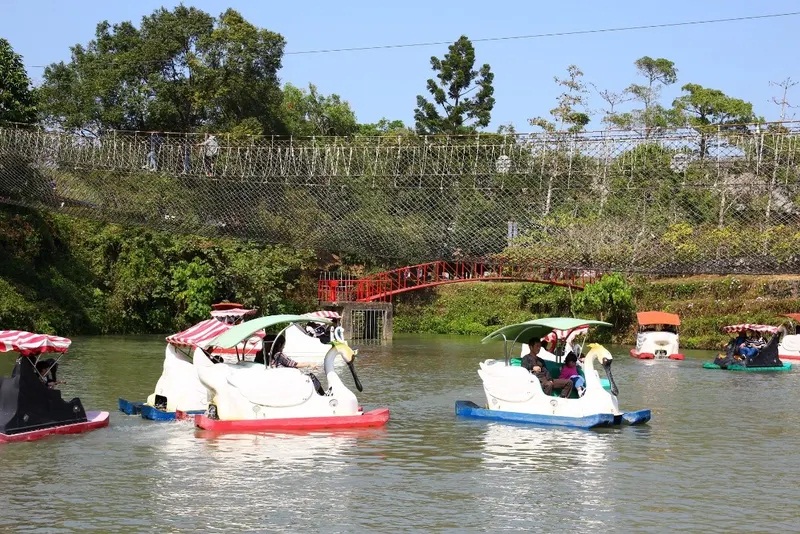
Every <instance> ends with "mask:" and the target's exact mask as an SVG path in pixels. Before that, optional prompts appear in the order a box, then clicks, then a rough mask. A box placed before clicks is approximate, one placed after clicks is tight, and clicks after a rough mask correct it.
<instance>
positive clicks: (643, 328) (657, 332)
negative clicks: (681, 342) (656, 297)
mask: <svg viewBox="0 0 800 534" xmlns="http://www.w3.org/2000/svg"><path fill="white" fill-rule="evenodd" d="M636 320H637V321H638V323H639V327H638V329H637V333H636V347H634V348H632V349H631V356H633V357H634V358H638V359H640V360H663V359H670V360H683V359H684V356H683V354H681V352H680V349H679V348H678V327H679V326H680V325H681V319H680V317H678V315H677V314H675V313H667V312H660V311H646V312H638V313H637V314H636Z"/></svg>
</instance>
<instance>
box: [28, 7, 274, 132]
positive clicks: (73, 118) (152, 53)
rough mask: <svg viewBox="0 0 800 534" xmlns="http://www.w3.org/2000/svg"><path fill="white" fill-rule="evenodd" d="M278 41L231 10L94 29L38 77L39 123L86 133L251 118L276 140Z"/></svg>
mask: <svg viewBox="0 0 800 534" xmlns="http://www.w3.org/2000/svg"><path fill="white" fill-rule="evenodd" d="M283 47H284V40H283V37H281V36H280V35H279V34H277V33H273V32H270V31H268V30H263V29H259V28H256V27H255V26H253V25H252V24H250V23H249V22H247V21H246V20H244V19H243V18H242V16H241V15H240V14H239V13H237V12H236V11H234V10H232V9H228V10H227V11H225V12H224V13H222V14H221V15H220V17H219V18H218V19H215V18H214V17H212V16H211V15H209V14H207V13H205V12H203V11H201V10H199V9H196V8H193V7H186V6H183V5H180V6H177V7H176V8H175V9H173V10H172V11H169V10H167V9H165V8H159V9H157V10H156V11H154V12H153V13H152V14H151V15H149V16H146V17H144V18H143V19H142V23H141V26H140V27H139V28H136V27H135V26H134V25H133V24H132V23H131V22H121V23H118V24H114V25H112V24H110V23H109V22H107V21H103V22H101V23H100V24H98V25H97V30H96V32H95V38H94V39H93V40H91V41H90V42H89V43H88V44H87V45H86V46H83V45H80V44H77V45H75V46H73V47H72V57H71V60H70V61H69V63H64V62H61V63H55V64H52V65H50V66H48V67H47V68H46V69H45V71H44V82H43V84H42V87H41V95H42V103H41V106H42V111H43V113H44V115H45V117H46V118H47V119H49V120H52V121H55V122H57V123H59V124H61V125H62V126H65V127H67V128H75V129H79V130H89V131H92V132H97V131H101V130H104V129H123V130H125V129H127V130H139V131H141V130H169V131H193V130H195V129H197V128H199V127H200V126H205V127H213V128H214V129H216V130H223V131H225V130H230V129H234V128H236V126H237V125H240V124H242V123H243V121H245V120H247V119H248V118H254V119H256V120H257V121H258V123H259V124H260V125H261V129H262V131H263V132H265V133H285V130H284V128H283V126H282V125H281V123H280V119H279V114H278V109H277V108H278V105H279V103H280V88H279V86H278V78H277V71H278V69H280V67H281V59H282V57H283Z"/></svg>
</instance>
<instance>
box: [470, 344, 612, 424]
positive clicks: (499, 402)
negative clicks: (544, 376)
mask: <svg viewBox="0 0 800 534" xmlns="http://www.w3.org/2000/svg"><path fill="white" fill-rule="evenodd" d="M590 347H591V350H590V351H589V353H588V354H587V355H586V362H585V363H584V367H583V372H584V375H585V378H586V390H585V392H584V394H583V396H582V397H580V398H577V399H562V398H559V397H553V396H550V395H545V393H544V391H542V387H541V384H540V383H539V379H538V378H536V376H534V375H533V374H531V373H530V372H528V371H527V370H526V369H524V368H522V367H516V366H510V365H509V366H507V365H506V364H505V362H504V361H502V360H486V361H484V362H481V363H480V369H479V370H478V375H479V376H480V377H481V380H482V381H483V390H484V393H485V394H486V404H487V408H488V409H489V410H498V411H505V412H516V413H524V414H532V415H543V416H557V417H571V418H583V417H587V416H592V415H598V414H610V415H620V414H621V413H622V412H620V410H619V403H618V401H617V397H616V396H614V395H612V394H611V393H609V392H608V391H606V390H605V389H603V386H602V383H601V382H600V376H599V374H598V373H597V371H596V370H595V369H594V365H593V361H594V360H595V359H598V361H602V359H603V358H607V359H609V360H610V359H612V356H611V354H610V353H609V352H608V351H607V350H606V349H605V348H604V347H602V346H601V345H598V344H594V343H592V344H590ZM542 352H543V351H542ZM543 359H544V358H543Z"/></svg>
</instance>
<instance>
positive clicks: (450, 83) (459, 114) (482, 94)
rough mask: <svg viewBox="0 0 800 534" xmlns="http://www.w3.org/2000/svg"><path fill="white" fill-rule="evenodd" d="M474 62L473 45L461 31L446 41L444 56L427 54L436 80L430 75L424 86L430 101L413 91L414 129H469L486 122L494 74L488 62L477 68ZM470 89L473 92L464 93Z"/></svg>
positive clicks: (452, 131)
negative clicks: (452, 40) (429, 56)
mask: <svg viewBox="0 0 800 534" xmlns="http://www.w3.org/2000/svg"><path fill="white" fill-rule="evenodd" d="M474 66H475V48H474V47H473V46H472V42H471V41H470V40H469V39H468V38H467V37H466V36H464V35H462V36H461V37H460V38H459V39H458V40H457V41H456V42H455V43H453V44H452V45H450V47H449V48H448V53H447V54H445V56H444V59H441V60H440V59H439V58H437V57H435V56H434V57H431V67H432V69H433V70H434V72H436V73H437V74H436V78H438V82H437V81H436V80H434V79H433V78H431V79H429V80H428V84H427V88H428V92H429V93H430V94H431V96H432V97H433V102H430V101H428V100H426V99H425V97H423V96H422V95H417V107H416V108H415V109H414V120H415V121H416V128H417V132H419V133H420V134H437V133H450V134H459V133H470V132H474V131H476V130H477V129H478V128H485V127H486V126H488V125H489V122H490V121H491V116H492V109H493V108H494V97H493V96H492V94H493V93H494V87H493V86H492V81H493V80H494V74H493V73H492V70H491V67H490V66H489V64H488V63H485V64H484V65H483V66H482V67H481V68H480V69H479V70H475V69H474ZM473 92H475V94H474V95H473V96H467V95H469V94H470V93H473ZM437 106H438V107H437ZM439 108H441V109H442V111H443V112H444V113H443V114H441V113H440V111H439Z"/></svg>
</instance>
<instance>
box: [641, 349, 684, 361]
mask: <svg viewBox="0 0 800 534" xmlns="http://www.w3.org/2000/svg"><path fill="white" fill-rule="evenodd" d="M631 356H632V357H633V358H638V359H640V360H655V359H656V355H655V354H653V353H651V352H636V349H631ZM664 359H665V360H667V359H668V360H683V359H684V356H683V354H680V353H679V354H670V355H669V357H667V358H664Z"/></svg>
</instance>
